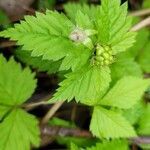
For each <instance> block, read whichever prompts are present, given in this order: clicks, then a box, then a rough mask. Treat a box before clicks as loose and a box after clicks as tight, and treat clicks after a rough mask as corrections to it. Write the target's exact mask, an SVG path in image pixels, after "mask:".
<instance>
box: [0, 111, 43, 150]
mask: <svg viewBox="0 0 150 150" xmlns="http://www.w3.org/2000/svg"><path fill="white" fill-rule="evenodd" d="M0 130H1V134H0V139H1V140H0V149H1V150H10V149H11V150H29V149H30V146H31V144H32V145H34V146H36V147H37V146H39V143H40V138H39V135H40V132H39V128H38V121H37V120H36V119H35V118H34V117H33V116H32V115H29V114H28V113H26V112H25V111H23V110H21V109H15V110H13V111H12V112H11V113H10V114H9V115H8V116H6V117H5V119H4V120H3V122H2V123H0Z"/></svg>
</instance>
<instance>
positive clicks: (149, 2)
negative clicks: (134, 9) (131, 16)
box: [142, 0, 150, 8]
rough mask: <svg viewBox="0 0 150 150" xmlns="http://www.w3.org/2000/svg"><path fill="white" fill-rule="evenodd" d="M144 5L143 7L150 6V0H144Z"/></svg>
mask: <svg viewBox="0 0 150 150" xmlns="http://www.w3.org/2000/svg"><path fill="white" fill-rule="evenodd" d="M142 7H143V8H150V0H144V1H143V6H142Z"/></svg>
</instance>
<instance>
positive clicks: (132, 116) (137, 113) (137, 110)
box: [123, 100, 145, 125]
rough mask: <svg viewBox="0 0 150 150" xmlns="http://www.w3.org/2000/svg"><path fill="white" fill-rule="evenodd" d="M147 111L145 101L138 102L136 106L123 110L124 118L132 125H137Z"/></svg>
mask: <svg viewBox="0 0 150 150" xmlns="http://www.w3.org/2000/svg"><path fill="white" fill-rule="evenodd" d="M144 109H145V105H144V104H143V100H142V101H140V102H138V103H137V104H136V105H134V106H133V107H131V108H130V109H126V110H123V116H124V117H125V118H126V119H127V120H128V121H129V122H130V123H131V124H132V125H135V124H137V122H138V120H139V118H140V117H141V115H143V112H144Z"/></svg>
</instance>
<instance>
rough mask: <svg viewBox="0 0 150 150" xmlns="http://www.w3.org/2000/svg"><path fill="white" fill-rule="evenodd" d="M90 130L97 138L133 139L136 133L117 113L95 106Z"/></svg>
mask: <svg viewBox="0 0 150 150" xmlns="http://www.w3.org/2000/svg"><path fill="white" fill-rule="evenodd" d="M90 130H91V131H92V133H93V134H94V135H95V136H97V137H99V138H106V139H109V138H120V137H135V136H136V133H135V131H134V129H133V127H132V126H131V125H130V124H129V122H128V121H127V120H126V119H125V118H124V117H123V116H122V115H121V114H120V113H118V112H115V111H112V110H107V109H104V108H102V107H100V106H95V107H94V111H93V115H92V119H91V124H90Z"/></svg>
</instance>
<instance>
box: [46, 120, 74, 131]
mask: <svg viewBox="0 0 150 150" xmlns="http://www.w3.org/2000/svg"><path fill="white" fill-rule="evenodd" d="M48 124H49V125H51V126H63V127H69V128H73V127H75V125H74V124H73V123H72V122H69V121H66V120H63V119H60V118H57V117H53V118H52V119H51V120H50V121H49V123H48Z"/></svg>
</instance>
